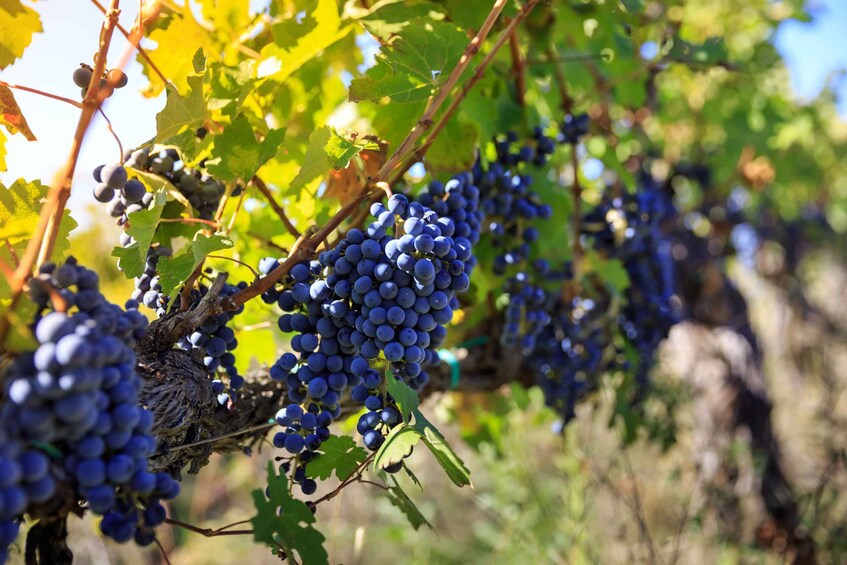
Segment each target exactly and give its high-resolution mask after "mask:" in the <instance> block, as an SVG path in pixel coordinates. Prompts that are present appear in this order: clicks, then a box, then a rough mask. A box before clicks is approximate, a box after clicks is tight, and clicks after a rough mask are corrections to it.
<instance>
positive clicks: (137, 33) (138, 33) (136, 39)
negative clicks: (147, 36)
mask: <svg viewBox="0 0 847 565" xmlns="http://www.w3.org/2000/svg"><path fill="white" fill-rule="evenodd" d="M91 3H92V4H94V5H95V6H97V8H98V9H99V10H100V11H101V12H103V13H104V14H106V8H105V7H104V6H103V5H102V4H101V3H100V2H98V1H97V0H91ZM115 24H116V26H117V28H118V31H120V32H121V35H123V36H124V37H125V38H126V40H127V41H129V42H130V44H131V45H132V46H133V47H135V49H136V50H137V51H138V54H139V55H141V56H142V57H143V58H144V60H145V61H146V62H147V64H148V65H150V68H151V69H153V72H155V73H156V74H157V75H158V76H159V78H160V79H162V82H163V83H165V84H168V79H167V78H165V75H164V74H163V73H162V71H160V70H159V67H157V66H156V63H154V62H153V59H151V58H150V55H149V54H148V53H147V51H145V50H144V48H143V47H142V46H141V38H142V36H143V35H144V29H143V28H142V25H143V20H142V17H141V10H139V11H138V27H137V28H136V29H133V30H132V32H128V31H127V30H126V28H124V27H123V26H122V25H121V24H119V23H117V22H115Z"/></svg>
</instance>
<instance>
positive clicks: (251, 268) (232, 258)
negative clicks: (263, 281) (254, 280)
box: [206, 255, 259, 277]
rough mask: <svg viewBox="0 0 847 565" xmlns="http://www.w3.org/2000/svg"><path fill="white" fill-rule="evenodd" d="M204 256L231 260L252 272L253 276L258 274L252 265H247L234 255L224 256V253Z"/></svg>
mask: <svg viewBox="0 0 847 565" xmlns="http://www.w3.org/2000/svg"><path fill="white" fill-rule="evenodd" d="M206 258H207V259H221V260H223V261H231V262H233V263H238V264H239V265H241V266H242V267H246V268H247V269H249V270H250V272H251V273H253V276H254V277H258V276H259V272H258V271H257V270H256V269H254V268H253V267H251V266H250V265H248V264H247V263H245V262H244V261H239V260H238V259H236V258H234V257H226V256H224V255H206Z"/></svg>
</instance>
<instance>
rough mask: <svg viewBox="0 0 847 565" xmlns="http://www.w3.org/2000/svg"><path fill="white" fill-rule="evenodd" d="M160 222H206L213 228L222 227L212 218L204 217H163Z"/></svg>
mask: <svg viewBox="0 0 847 565" xmlns="http://www.w3.org/2000/svg"><path fill="white" fill-rule="evenodd" d="M159 223H160V224H173V223H181V224H205V225H207V226H209V227H211V228H215V229H216V230H217V229H218V228H219V227H220V225H219V224H218V223H217V222H213V221H212V220H204V219H203V218H161V219H160V220H159Z"/></svg>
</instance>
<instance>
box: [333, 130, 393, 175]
mask: <svg viewBox="0 0 847 565" xmlns="http://www.w3.org/2000/svg"><path fill="white" fill-rule="evenodd" d="M365 149H370V150H376V151H378V150H379V145H377V144H376V143H374V142H373V141H369V140H367V139H347V138H346V137H343V136H342V135H340V134H339V133H338V132H337V131H335V129H334V128H329V140H328V141H327V142H326V145H325V146H324V151H325V152H326V156H327V158H328V159H329V166H330V167H332V168H333V169H335V170H338V169H343V168H345V167H347V165H349V164H350V159H352V158H353V157H355V156H356V155H358V154H359V152H360V151H363V150H365Z"/></svg>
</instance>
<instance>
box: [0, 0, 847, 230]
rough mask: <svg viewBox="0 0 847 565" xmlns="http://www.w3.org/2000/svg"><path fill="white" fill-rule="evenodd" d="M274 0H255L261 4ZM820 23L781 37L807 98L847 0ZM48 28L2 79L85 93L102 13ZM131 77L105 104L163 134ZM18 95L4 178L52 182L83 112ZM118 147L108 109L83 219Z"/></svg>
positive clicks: (825, 1) (132, 66)
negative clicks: (27, 134)
mask: <svg viewBox="0 0 847 565" xmlns="http://www.w3.org/2000/svg"><path fill="white" fill-rule="evenodd" d="M265 1H266V0H254V2H253V4H256V5H258V4H260V3H264V2H265ZM123 5H124V7H123V13H122V14H121V22H122V23H123V24H124V26H125V27H127V28H129V27H130V26H131V24H132V21H133V19H134V18H135V16H136V13H137V8H138V3H137V2H123ZM815 6H816V7H815V9H814V11H813V15H814V16H815V19H814V21H813V22H812V23H803V22H795V21H788V22H785V23H784V24H782V25H781V26H780V29H779V30H778V32H777V34H776V36H775V38H774V43H775V45H776V46H777V48H778V49H779V51H780V53H782V55H783V57H785V59H786V62H787V64H788V67H789V71H790V73H791V79H792V85H793V87H794V90H795V92H796V93H797V95H798V96H799V97H800V98H801V99H808V98H812V97H814V96H815V95H817V94H818V93H819V92H820V91H821V89H822V88H823V87H824V85H825V84H826V83H827V81H828V80H829V79H830V78H831V77H832V76H834V75H835V74H836V72H837V71H838V70H839V69H847V0H817V1H816V2H815ZM37 9H38V11H39V13H40V14H41V16H42V22H43V26H44V33H42V34H36V35H35V36H34V39H33V42H32V44H31V45H30V47H29V48H28V49H27V51H26V53H25V55H24V58H23V60H22V61H19V62H18V63H17V64H15V65H12V66H11V67H8V68H7V69H4V70H3V71H0V79H2V80H4V81H6V82H9V83H13V84H22V85H25V86H29V87H33V88H39V89H42V90H48V91H50V92H53V93H55V94H60V95H62V96H66V97H68V98H73V99H75V100H78V99H79V98H80V94H79V88H77V87H76V86H75V85H74V84H73V82H72V80H71V75H72V74H73V71H74V69H76V68H77V67H78V66H79V63H81V62H90V61H91V57H92V55H93V53H94V51H95V47H96V41H93V40H92V38H93V37H96V36H93V35H92V32H91V30H92V29H98V27H99V25H100V22H101V21H102V14H101V13H100V11H99V10H97V8H96V7H95V6H94V5H93V4H92V3H91V2H87V1H84V0H74V1H69V0H49V1H43V2H38V4H37ZM128 50H131V46H130V45H129V44H128V42H127V41H126V40H125V39H124V38H123V36H121V35H120V34H119V33H115V35H114V39H113V42H112V46H111V49H110V52H109V62H110V64H111V65H115V64H116V63H117V62H118V61H120V60H121V58H122V56H123V55H124V54H125V53H126V52H127V51H128ZM125 71H126V73H127V75H128V76H129V85H128V86H127V87H126V88H124V89H123V90H118V91H116V93H115V95H113V96H112V97H111V98H110V99H108V100H107V102H106V105H105V106H104V111H105V112H106V114H107V115H108V117H109V119H110V120H111V121H112V125H113V127H114V129H115V131H116V132H117V134H118V136H119V137H120V138H121V141H122V142H123V144H124V147H125V148H130V147H135V146H137V145H139V144H141V143H143V142H145V141H146V140H149V139H151V138H152V137H153V136H154V135H155V127H156V113H157V112H158V111H159V110H161V108H162V106H163V105H164V96H163V95H162V96H160V97H159V98H156V99H144V98H142V97H141V96H139V95H137V94H136V92H134V91H137V90H138V89H140V88H141V86H142V85H143V84H144V83H145V80H146V79H145V78H144V77H143V76H142V74H141V66H140V65H139V64H138V63H137V62H135V57H134V55H133V56H131V57H130V63H129V65H128V66H127V67H126V69H125ZM836 85H837V86H838V88H837V91H838V92H839V93H840V103H839V109H840V113H841V115H842V116H844V117H845V118H847V79H842V80H840V81H837V82H836ZM15 94H16V98H17V100H18V103H19V105H20V106H21V108H22V110H23V112H24V115H25V116H26V118H27V120H28V122H29V125H30V127H31V128H32V130H33V132H34V133H35V135H36V136H37V137H38V141H36V142H27V141H25V140H24V139H23V137H22V136H20V135H15V136H7V137H8V141H7V144H6V149H7V152H8V155H7V161H8V166H9V171H8V172H4V173H0V182H3V183H5V184H11V183H12V182H13V181H14V180H15V179H17V178H19V177H23V178H26V179H41V180H43V181H44V182H47V183H49V182H50V181H51V179H52V178H53V175H54V174H55V172H56V171H57V170H58V169H59V168H60V167H61V166H62V164H63V163H64V162H65V160H66V158H67V153H68V149H69V146H70V140H71V139H72V138H73V134H74V129H75V128H76V123H77V119H78V116H79V114H78V111H77V110H76V109H75V108H73V107H71V106H70V105H67V104H64V103H62V102H58V101H54V100H50V99H47V98H43V97H41V96H37V95H33V94H29V93H26V92H21V91H16V93H15ZM118 157H119V152H118V147H117V144H116V143H115V141H114V139H113V138H112V136H111V134H110V133H109V131H108V130H107V128H106V126H105V124H104V122H103V120H102V118H101V117H99V116H97V117H96V118H95V120H94V122H93V123H92V126H91V128H90V129H89V133H88V135H87V137H86V139H85V143H84V145H83V148H82V152H81V154H80V158H79V162H78V166H77V174H76V176H75V179H74V190H73V192H72V196H71V201H70V202H69V207H70V209H71V213H72V214H73V216H74V217H75V218H76V219H77V220H78V221H80V222H81V223H83V224H84V225H85V224H88V223H89V222H92V221H103V222H112V219H111V218H110V217H109V216H108V215H107V214H106V210H105V206H102V205H99V206H101V208H102V209H103V214H102V216H100V215H91V214H90V213H89V212H88V211H87V210H86V208H89V207H90V206H91V205H92V203H94V204H96V203H95V202H94V201H93V198H92V197H91V190H92V189H93V187H94V184H95V183H94V180H93V179H92V177H91V171H92V170H93V169H94V168H95V167H96V166H97V165H100V164H103V163H112V162H115V161H116V160H117V159H118Z"/></svg>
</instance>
